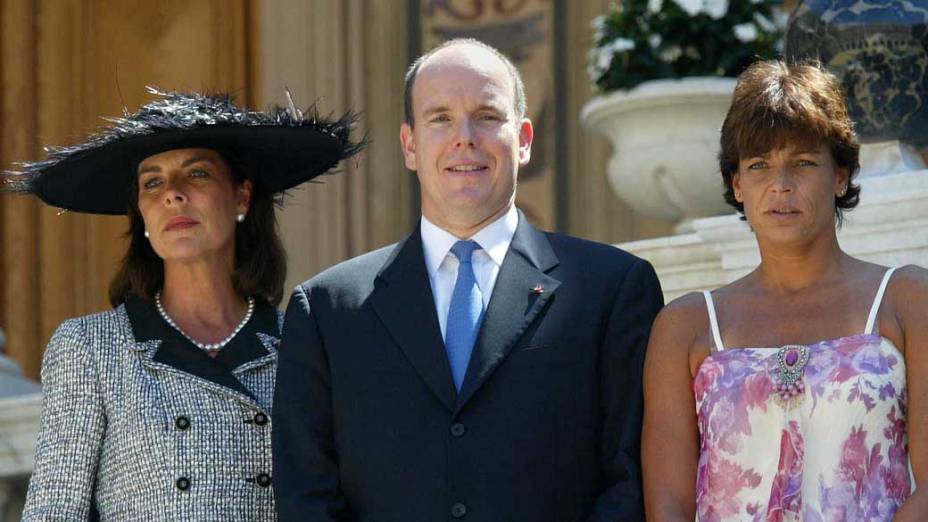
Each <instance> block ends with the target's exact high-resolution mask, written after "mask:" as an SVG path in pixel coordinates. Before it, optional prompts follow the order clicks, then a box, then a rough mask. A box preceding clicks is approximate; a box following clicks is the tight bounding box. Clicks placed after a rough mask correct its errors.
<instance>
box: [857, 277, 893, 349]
mask: <svg viewBox="0 0 928 522" xmlns="http://www.w3.org/2000/svg"><path fill="white" fill-rule="evenodd" d="M895 270H896V268H895V267H893V268H890V269H888V270H887V271H886V273H885V274H883V281H882V282H880V289H879V290H877V292H876V297H875V298H874V299H873V306H871V307H870V315H869V316H868V317H867V327H866V328H864V333H865V334H869V333H875V332H873V329H874V327H875V326H876V314H877V312H879V311H880V303H881V302H882V301H883V293H884V292H886V285H888V284H889V278H890V276H892V275H893V272H894V271H895Z"/></svg>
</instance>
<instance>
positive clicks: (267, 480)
mask: <svg viewBox="0 0 928 522" xmlns="http://www.w3.org/2000/svg"><path fill="white" fill-rule="evenodd" d="M255 482H256V483H257V484H258V485H259V486H261V487H262V488H266V487H268V486H270V485H271V476H270V475H268V474H267V473H259V474H258V476H257V477H255Z"/></svg>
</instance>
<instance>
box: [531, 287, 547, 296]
mask: <svg viewBox="0 0 928 522" xmlns="http://www.w3.org/2000/svg"><path fill="white" fill-rule="evenodd" d="M532 292H535V293H536V294H538V295H541V294H543V293H544V292H545V287H543V286H541V285H535V288H532Z"/></svg>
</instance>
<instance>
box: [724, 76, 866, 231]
mask: <svg viewBox="0 0 928 522" xmlns="http://www.w3.org/2000/svg"><path fill="white" fill-rule="evenodd" d="M795 143H810V144H819V145H820V144H826V145H827V146H828V148H829V150H830V151H831V156H832V158H833V159H834V161H835V163H836V164H837V165H838V166H839V167H841V168H844V169H847V171H848V174H849V177H848V182H847V191H846V192H845V193H844V195H843V196H835V219H836V220H837V221H838V223H839V224H840V223H841V222H842V220H843V214H842V212H843V211H844V210H849V209H852V208H854V207H856V206H857V204H858V203H859V201H860V186H859V185H855V184H853V183H851V181H852V180H853V179H854V177H855V176H856V175H857V171H858V170H860V161H859V153H860V143H859V142H858V141H857V135H856V134H855V133H854V123H853V122H852V121H851V118H850V116H849V115H848V110H847V104H846V103H845V101H844V93H843V92H842V90H841V85H840V83H839V81H838V79H837V78H836V77H835V76H834V75H833V74H831V73H830V72H828V71H826V70H825V69H824V68H823V67H822V65H821V64H820V63H818V62H803V63H796V64H793V63H786V62H784V61H781V60H765V61H759V62H756V63H754V64H753V65H751V66H750V67H748V68H747V69H746V70H745V71H744V72H743V73H741V75H740V76H738V83H737V85H735V94H734V97H733V98H732V102H731V107H730V108H729V109H728V115H727V116H726V117H725V123H724V124H723V125H722V136H721V151H720V152H719V169H720V170H721V172H722V179H723V180H724V182H725V201H726V202H728V204H729V205H731V206H733V207H735V208H736V209H737V210H738V212H740V213H741V214H742V219H744V205H743V204H741V203H739V202H738V201H737V200H736V199H735V194H734V190H733V189H732V178H733V177H734V175H735V174H736V173H737V172H738V162H739V161H740V160H741V159H742V158H747V157H752V156H758V155H761V154H765V153H767V152H769V151H771V150H773V149H779V148H783V147H785V146H787V145H789V144H795Z"/></svg>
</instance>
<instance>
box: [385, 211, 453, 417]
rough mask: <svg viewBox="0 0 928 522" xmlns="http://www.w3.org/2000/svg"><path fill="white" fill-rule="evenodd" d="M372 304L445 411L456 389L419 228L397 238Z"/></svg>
mask: <svg viewBox="0 0 928 522" xmlns="http://www.w3.org/2000/svg"><path fill="white" fill-rule="evenodd" d="M371 305H372V306H373V308H374V312H375V313H376V314H377V316H378V317H380V320H381V321H382V322H383V325H384V327H385V328H386V329H387V331H389V332H390V335H391V336H392V337H393V339H394V341H396V343H397V344H398V345H399V346H400V348H401V349H402V350H403V353H404V354H405V355H406V357H407V358H408V359H409V362H410V363H411V364H412V365H413V367H414V368H415V369H416V372H417V373H418V374H419V376H420V377H421V378H422V380H423V381H425V384H426V385H427V386H428V387H429V389H430V390H431V391H432V393H433V394H435V396H436V397H437V398H438V400H439V401H441V403H442V404H444V405H445V407H447V408H448V410H449V411H450V410H454V403H455V390H454V383H453V381H452V380H451V367H450V366H449V365H448V357H447V356H446V355H445V350H444V340H443V339H442V337H441V330H440V328H439V326H438V316H437V314H436V312H435V300H434V298H433V297H432V286H431V284H430V283H429V275H428V272H427V270H426V268H425V256H424V254H423V252H422V235H421V233H420V232H419V228H418V227H416V230H415V231H413V233H412V234H411V235H410V236H409V237H407V238H406V239H405V240H404V241H403V242H401V243H399V244H398V245H397V246H396V248H395V249H394V250H393V255H392V256H391V257H390V259H389V260H388V261H387V262H386V263H385V264H384V267H383V269H381V271H380V273H379V274H378V276H377V279H376V280H375V282H374V290H373V292H372V293H371Z"/></svg>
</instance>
